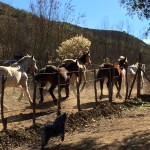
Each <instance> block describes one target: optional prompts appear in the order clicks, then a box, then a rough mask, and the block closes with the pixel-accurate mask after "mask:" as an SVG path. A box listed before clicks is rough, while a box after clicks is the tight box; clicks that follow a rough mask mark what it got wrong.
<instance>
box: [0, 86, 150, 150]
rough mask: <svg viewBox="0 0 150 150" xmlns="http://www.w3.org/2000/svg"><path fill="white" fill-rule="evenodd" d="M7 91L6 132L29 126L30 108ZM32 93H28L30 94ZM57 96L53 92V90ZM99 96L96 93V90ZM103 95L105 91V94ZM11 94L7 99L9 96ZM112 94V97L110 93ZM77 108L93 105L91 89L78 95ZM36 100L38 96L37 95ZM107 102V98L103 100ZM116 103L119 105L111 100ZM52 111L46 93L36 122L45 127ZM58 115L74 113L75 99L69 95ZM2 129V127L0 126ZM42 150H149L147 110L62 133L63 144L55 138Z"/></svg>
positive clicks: (32, 147)
mask: <svg viewBox="0 0 150 150" xmlns="http://www.w3.org/2000/svg"><path fill="white" fill-rule="evenodd" d="M10 92H11V91H9V90H8V95H6V96H5V103H7V106H8V107H9V109H10V111H7V112H5V116H7V117H8V118H9V123H8V129H10V130H11V129H16V130H17V129H20V128H25V127H30V126H31V125H32V108H31V107H29V104H28V103H27V101H26V99H24V100H23V101H20V102H18V101H16V99H17V97H18V93H19V91H18V90H16V94H13V96H12V95H11V94H10ZM30 92H31V93H32V91H30ZM56 93H57V91H56ZM98 94H99V90H98ZM105 94H107V91H105ZM10 95H11V96H10ZM114 95H115V94H114ZM80 96H81V108H82V110H89V109H92V108H93V107H94V106H95V95H94V90H93V87H91V86H89V87H87V88H86V89H85V90H84V92H82V93H81V95H80ZM37 100H39V97H38V95H37ZM104 100H108V97H106V98H104ZM114 100H115V101H116V102H122V100H120V99H115V98H114ZM56 109H57V107H56V106H54V104H53V102H51V98H50V96H49V94H48V93H47V94H46V95H45V102H44V104H43V105H37V109H36V112H37V118H36V123H40V124H46V123H47V122H52V121H53V120H54V118H55V117H56ZM62 112H67V114H68V115H69V114H71V113H76V112H77V106H76V97H75V96H74V94H73V92H71V95H70V97H69V99H67V100H65V101H63V102H62ZM0 129H2V125H0ZM22 149H24V150H35V149H36V150H38V149H40V143H39V144H36V145H32V144H28V145H27V146H25V145H22V146H21V147H20V148H16V149H15V150H22ZM45 149H46V150H50V149H58V150H64V149H65V150H71V149H72V150H73V149H81V150H85V149H87V150H97V149H101V150H137V149H139V150H149V149H150V109H148V108H147V109H143V108H142V109H139V110H135V111H132V112H131V111H129V112H128V111H127V112H126V113H125V114H124V116H123V117H122V118H111V119H110V118H107V119H106V118H105V119H97V120H94V119H93V120H92V123H90V124H87V125H85V126H81V128H79V129H77V130H75V131H74V132H66V137H65V140H64V142H61V141H60V140H59V139H52V140H50V141H49V143H48V145H47V146H46V148H45Z"/></svg>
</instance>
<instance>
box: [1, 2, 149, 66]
mask: <svg viewBox="0 0 150 150" xmlns="http://www.w3.org/2000/svg"><path fill="white" fill-rule="evenodd" d="M77 34H78V35H80V34H83V36H84V37H86V38H88V39H89V40H90V41H91V43H92V44H91V59H92V63H93V64H100V63H102V62H103V60H104V59H105V58H110V59H111V60H114V61H115V60H116V59H117V58H118V57H119V56H120V55H126V56H127V57H128V60H129V63H134V62H135V61H136V60H137V59H138V55H139V52H142V56H143V57H142V58H143V62H144V63H146V64H149V63H150V62H149V58H148V56H149V55H150V46H149V45H147V44H145V43H144V42H143V41H141V40H139V39H137V38H135V37H134V36H132V35H130V34H127V33H125V32H119V31H108V30H94V29H87V28H82V27H79V26H75V25H71V24H69V23H65V22H63V23H61V22H55V21H49V20H46V19H45V18H44V17H43V16H40V17H37V16H35V15H33V14H32V13H28V12H26V11H24V10H18V9H15V8H13V7H11V6H9V5H6V4H4V3H1V2H0V59H1V60H6V59H8V58H10V56H12V55H14V54H20V55H24V54H26V53H28V54H34V55H35V57H36V59H37V60H39V61H41V62H42V63H43V64H44V63H45V60H47V59H46V57H47V52H49V56H48V57H49V59H51V61H55V60H56V58H57V55H56V51H55V50H56V49H57V47H58V46H59V45H60V44H61V42H62V41H65V40H66V39H69V38H71V37H73V36H76V35H77Z"/></svg>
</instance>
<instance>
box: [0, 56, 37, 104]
mask: <svg viewBox="0 0 150 150" xmlns="http://www.w3.org/2000/svg"><path fill="white" fill-rule="evenodd" d="M28 69H30V70H31V71H32V72H36V71H37V70H38V68H37V66H36V60H35V58H34V56H33V55H32V56H29V55H27V56H24V57H22V58H21V59H20V60H19V61H17V62H15V63H13V64H12V65H11V66H8V67H7V66H0V78H1V79H2V75H4V77H6V81H5V85H4V89H5V88H6V87H20V88H21V89H22V93H23V92H25V93H26V95H27V98H28V101H29V103H30V105H32V99H31V97H30V93H29V90H28V85H27V81H28V76H27V73H26V72H27V70H28ZM0 87H1V85H0Z"/></svg>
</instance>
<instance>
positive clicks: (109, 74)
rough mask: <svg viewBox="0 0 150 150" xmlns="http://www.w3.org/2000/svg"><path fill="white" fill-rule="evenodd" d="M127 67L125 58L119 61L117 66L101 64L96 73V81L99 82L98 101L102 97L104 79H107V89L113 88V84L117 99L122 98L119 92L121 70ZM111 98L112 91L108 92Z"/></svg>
mask: <svg viewBox="0 0 150 150" xmlns="http://www.w3.org/2000/svg"><path fill="white" fill-rule="evenodd" d="M126 66H127V60H126V58H125V57H123V58H122V59H119V64H111V63H103V64H102V65H101V66H100V68H99V70H98V73H97V81H100V89H101V94H100V99H102V97H103V84H104V79H105V78H107V79H108V80H107V83H106V84H107V88H108V89H109V88H111V87H112V86H113V83H114V84H115V86H116V88H117V94H116V97H117V98H122V96H121V94H120V90H121V84H122V69H123V68H125V67H126ZM109 91H110V92H111V93H110V95H111V96H112V91H111V90H109Z"/></svg>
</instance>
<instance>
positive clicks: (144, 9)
mask: <svg viewBox="0 0 150 150" xmlns="http://www.w3.org/2000/svg"><path fill="white" fill-rule="evenodd" d="M120 3H121V5H122V6H123V7H125V8H126V9H127V11H128V14H129V15H131V16H133V15H138V17H139V18H140V19H143V18H146V19H147V20H149V19H150V1H149V0H120ZM149 25H150V24H149ZM148 32H150V27H149V28H148Z"/></svg>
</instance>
